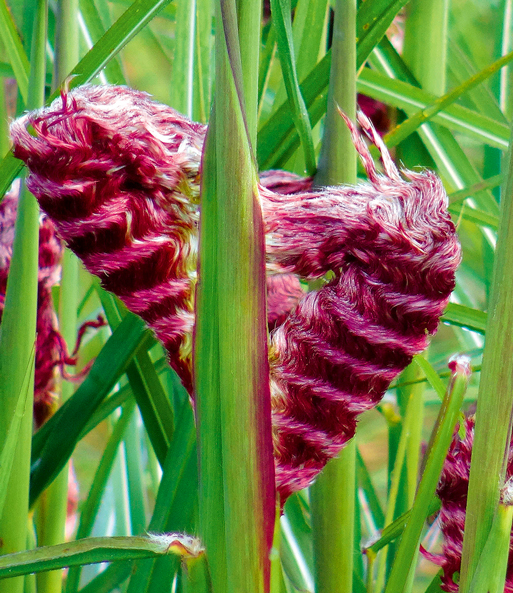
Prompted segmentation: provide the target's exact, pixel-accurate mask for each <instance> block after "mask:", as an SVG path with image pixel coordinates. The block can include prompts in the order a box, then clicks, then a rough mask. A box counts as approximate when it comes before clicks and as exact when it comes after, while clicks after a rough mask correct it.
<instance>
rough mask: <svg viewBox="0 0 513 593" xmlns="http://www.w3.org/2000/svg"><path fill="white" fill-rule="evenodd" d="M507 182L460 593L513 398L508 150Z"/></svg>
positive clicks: (486, 512) (493, 501)
mask: <svg viewBox="0 0 513 593" xmlns="http://www.w3.org/2000/svg"><path fill="white" fill-rule="evenodd" d="M511 146H512V143H511V142H510V154H509V162H508V179H507V182H506V185H505V187H504V191H503V194H502V197H501V219H500V224H499V232H498V238H497V248H496V252H495V262H494V270H493V280H492V288H491V295H490V304H489V307H488V322H487V325H486V344H485V350H484V353H483V366H482V369H481V382H480V385H479V396H478V399H477V411H476V425H475V436H474V446H473V449H472V463H471V466H470V480H469V490H468V503H467V513H466V521H465V537H464V539H463V554H462V559H461V580H460V591H461V593H467V591H468V590H469V587H470V583H471V581H472V576H473V574H474V572H475V569H476V566H477V563H478V561H479V556H480V554H481V552H482V550H483V548H484V545H485V542H486V539H487V537H488V534H489V531H490V528H491V525H492V520H493V516H494V514H495V512H496V510H497V504H498V502H499V494H500V493H499V488H500V484H502V481H503V477H504V454H505V451H506V443H508V442H509V439H510V433H511V407H512V403H513V402H512V394H513V358H512V357H511V356H507V355H506V353H510V352H512V350H513V332H512V331H511V324H512V323H513V303H512V301H511V291H512V290H513V277H512V276H511V272H510V271H511V269H512V266H513V151H512V150H511Z"/></svg>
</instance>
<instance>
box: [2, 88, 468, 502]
mask: <svg viewBox="0 0 513 593" xmlns="http://www.w3.org/2000/svg"><path fill="white" fill-rule="evenodd" d="M344 117H345V116H344ZM346 123H347V125H348V126H349V128H350V130H351V133H352V137H353V142H354V144H355V146H356V149H357V151H358V152H359V153H360V155H361V157H362V159H363V162H364V165H365V169H366V171H367V175H368V178H369V181H368V183H366V184H361V185H357V186H340V187H328V188H324V189H320V190H313V189H312V187H311V179H302V178H299V177H297V176H295V175H292V174H290V173H286V172H279V171H273V172H268V173H264V174H262V178H261V184H260V185H259V192H260V198H261V204H262V215H263V218H264V225H265V229H266V251H267V271H268V273H269V278H268V305H269V307H268V309H269V314H270V315H269V321H270V324H271V326H272V327H276V329H275V330H274V331H273V333H272V336H271V347H270V362H271V377H270V381H271V387H272V390H271V391H272V421H273V439H274V453H275V460H276V475H277V487H278V491H279V493H280V496H281V501H282V503H283V502H284V501H285V500H286V498H287V497H288V496H289V495H290V494H291V493H292V492H294V491H296V490H299V489H300V488H304V487H305V486H308V485H309V484H310V483H311V481H312V480H313V479H314V478H315V476H316V475H317V474H318V473H319V472H320V471H321V470H322V468H323V467H324V465H325V464H326V463H327V461H328V460H329V459H331V458H332V457H334V456H336V455H337V454H338V452H339V451H340V450H341V448H342V447H343V446H344V445H345V444H346V443H347V441H348V440H349V439H351V438H352V437H353V435H354V432H355V429H356V419H357V416H358V415H359V414H361V413H362V412H363V411H365V410H368V409H369V408H371V407H373V406H375V405H376V404H377V403H378V402H379V401H380V399H381V398H382V396H383V394H384V392H385V390H386V389H387V388H388V386H389V384H390V382H391V381H392V379H393V378H394V377H395V376H396V375H397V374H398V373H400V372H401V371H402V370H403V369H404V368H405V367H406V366H407V365H408V364H409V362H410V361H411V359H412V356H413V355H414V354H416V353H418V352H420V351H422V350H423V349H424V348H425V347H426V345H427V334H432V333H434V332H435V331H436V328H437V324H438V320H439V317H440V315H441V314H442V312H443V310H444V308H445V306H446V304H447V301H448V298H449V295H450V293H451V291H452V290H453V288H454V283H455V270H456V267H457V266H458V264H459V261H460V247H459V244H458V241H457V238H456V233H455V228H454V225H453V223H452V222H451V220H450V217H449V215H448V213H447V209H446V208H447V197H446V194H445V191H444V188H443V186H442V183H441V181H440V179H439V178H438V177H437V176H436V175H435V174H434V173H432V172H429V171H424V172H413V171H402V172H401V173H400V172H399V171H398V170H397V168H396V167H395V165H394V163H393V162H392V159H391V158H390V155H389V153H388V151H387V149H386V147H385V146H384V145H383V143H382V140H381V138H380V136H379V135H378V134H377V133H376V132H375V130H374V128H373V126H372V124H371V123H370V121H369V120H368V119H367V118H366V117H365V116H364V115H362V114H361V115H360V116H359V123H360V125H361V126H362V128H363V129H364V132H365V133H366V134H367V136H368V137H369V138H370V140H371V141H372V142H374V143H375V144H376V145H377V146H378V147H379V148H380V150H381V155H382V160H383V165H384V173H383V174H380V173H378V172H377V170H376V167H375V164H374V162H373V160H372V158H371V156H370V153H369V151H368V149H367V146H366V144H365V142H364V140H363V138H362V136H361V135H360V133H359V132H358V131H357V129H356V127H355V125H354V124H353V123H352V122H350V121H349V120H348V119H347V118H346ZM28 127H31V128H32V129H33V132H35V135H34V134H31V133H29V132H28V130H27V128H28ZM205 132H206V128H205V126H202V125H200V124H196V123H193V122H190V121H189V120H187V119H186V118H185V117H184V116H182V115H180V114H178V113H177V112H176V111H174V110H173V109H171V108H170V107H167V106H164V105H159V104H158V103H155V102H154V101H151V100H150V99H149V97H148V96H147V95H145V94H144V93H140V92H138V91H133V90H131V89H128V88H125V87H109V86H101V87H92V86H86V87H81V88H78V89H75V90H73V91H71V92H70V93H69V94H68V95H64V96H63V97H62V98H61V99H57V100H56V101H55V102H54V103H53V104H52V105H51V106H50V107H49V108H46V109H43V110H40V111H36V112H32V113H29V114H27V115H26V116H24V117H23V118H21V119H20V120H17V121H16V122H14V123H13V125H12V126H11V136H12V139H13V142H14V154H15V156H17V157H18V158H20V159H22V160H24V161H25V162H26V164H27V166H28V168H29V170H30V175H29V178H28V180H27V184H28V187H29V189H30V190H31V191H32V192H33V193H34V195H35V196H36V198H37V199H38V200H39V203H40V205H41V207H42V208H43V210H45V211H46V212H47V213H48V215H49V216H50V218H52V220H53V221H54V223H55V226H56V228H57V230H58V232H59V234H60V235H61V237H62V238H63V239H64V240H65V241H66V242H67V244H68V245H69V246H70V247H71V249H72V250H73V251H75V253H77V255H78V256H79V257H80V258H81V259H82V261H83V262H84V264H85V266H86V267H87V269H88V270H89V271H91V272H92V273H93V274H95V275H97V276H98V277H99V278H100V279H101V281H102V284H103V286H104V287H105V288H106V289H108V290H110V291H112V292H114V293H115V294H117V295H118V296H119V297H120V298H121V299H122V300H123V301H124V303H125V304H126V306H127V307H128V308H129V309H130V310H132V311H134V312H135V313H137V314H139V315H140V316H141V317H142V318H143V319H144V320H145V321H146V322H147V323H148V325H149V326H150V327H151V328H152V329H153V330H154V331H155V333H156V335H157V337H158V338H159V339H160V340H161V342H162V343H163V344H164V346H165V347H166V348H167V351H168V354H169V362H170V364H171V366H172V367H173V368H174V369H175V370H176V371H177V372H178V374H179V376H180V377H181V379H182V382H183V383H184V385H185V386H186V387H187V388H188V389H189V392H191V391H192V377H191V365H190V334H191V330H192V327H193V323H194V314H193V305H192V300H193V292H194V291H193V287H194V283H195V279H196V245H197V220H198V202H199V195H198V192H199V174H200V160H201V150H202V145H203V142H204V136H205ZM327 272H331V274H332V279H331V280H330V281H329V282H328V283H326V284H325V285H324V286H323V287H322V288H321V289H320V290H317V291H315V292H311V293H309V294H306V295H303V294H302V292H303V291H302V289H301V285H300V283H299V278H303V279H305V280H309V279H315V278H321V277H322V276H324V275H325V274H326V273H327ZM283 274H285V275H286V276H282V275H283ZM273 315H274V316H275V319H273V317H272V316H273Z"/></svg>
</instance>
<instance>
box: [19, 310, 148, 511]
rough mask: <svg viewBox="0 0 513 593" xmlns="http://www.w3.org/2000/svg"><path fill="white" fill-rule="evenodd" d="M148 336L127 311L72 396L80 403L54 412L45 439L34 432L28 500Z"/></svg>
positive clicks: (65, 457) (70, 447) (64, 457)
mask: <svg viewBox="0 0 513 593" xmlns="http://www.w3.org/2000/svg"><path fill="white" fill-rule="evenodd" d="M147 336H148V334H147V330H146V329H145V326H144V323H143V321H142V320H141V319H139V317H136V316H135V315H131V314H128V315H127V316H126V317H125V318H124V319H123V321H122V322H121V324H120V325H119V327H118V328H117V329H116V331H115V332H114V333H113V334H112V336H111V337H110V338H109V339H108V340H107V343H106V344H105V346H104V348H103V349H102V351H101V352H100V354H99V355H98V357H97V359H96V360H95V362H94V364H93V366H92V367H91V369H90V371H89V373H88V375H87V377H86V378H85V380H84V382H83V383H82V384H81V385H80V387H79V388H78V389H77V391H76V393H75V395H74V396H73V398H72V399H73V401H74V402H75V404H76V403H78V402H80V405H74V406H71V405H70V402H71V401H72V400H68V402H66V404H64V406H62V408H60V410H59V411H58V412H57V414H56V416H57V417H58V419H57V420H56V421H55V424H54V427H53V430H52V431H51V432H46V431H45V432H43V435H44V437H45V438H44V439H43V438H42V437H40V438H39V439H37V440H36V437H37V434H36V437H34V445H35V446H34V450H33V455H32V468H31V479H30V501H31V504H33V503H34V501H35V500H36V499H37V497H38V496H39V494H40V493H41V492H42V491H43V490H44V488H45V487H46V486H47V485H48V484H49V483H50V482H51V481H52V479H53V478H54V477H55V476H56V475H57V474H58V472H59V471H60V470H61V468H62V467H63V466H64V464H65V463H66V462H67V461H68V459H69V457H70V455H71V454H72V452H73V449H74V447H75V445H76V443H77V441H78V438H79V436H80V434H81V432H82V429H83V427H84V426H85V424H86V422H87V420H88V419H89V417H90V415H91V413H92V412H93V411H94V410H95V409H96V408H97V407H98V406H99V404H100V403H101V402H102V401H103V399H104V398H105V397H106V396H107V395H108V393H109V392H110V390H111V389H112V388H113V387H114V385H115V384H116V382H117V381H118V380H119V378H120V377H121V375H122V374H123V373H124V372H125V371H126V368H127V366H128V364H129V363H130V361H131V360H132V358H133V357H134V356H135V354H136V353H137V350H138V348H140V347H141V346H142V345H143V344H144V341H145V339H147ZM43 428H44V427H43ZM45 433H46V434H45Z"/></svg>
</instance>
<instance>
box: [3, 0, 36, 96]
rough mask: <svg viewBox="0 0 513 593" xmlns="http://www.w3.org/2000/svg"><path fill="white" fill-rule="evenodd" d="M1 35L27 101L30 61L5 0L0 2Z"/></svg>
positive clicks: (17, 81)
mask: <svg viewBox="0 0 513 593" xmlns="http://www.w3.org/2000/svg"><path fill="white" fill-rule="evenodd" d="M0 37H1V38H2V41H3V43H4V46H5V49H6V51H7V55H8V56H9V64H10V65H11V66H12V69H13V72H14V76H15V77H16V83H17V85H18V89H19V91H20V94H21V96H22V97H23V101H25V103H26V102H27V99H28V86H29V72H30V63H29V60H28V57H27V54H26V53H25V50H24V49H23V44H22V42H21V39H20V36H19V35H18V32H17V31H16V25H15V24H14V20H13V18H12V16H11V14H10V12H9V9H8V8H7V4H6V2H5V0H2V1H1V2H0Z"/></svg>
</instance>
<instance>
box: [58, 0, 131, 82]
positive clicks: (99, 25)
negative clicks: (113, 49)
mask: <svg viewBox="0 0 513 593" xmlns="http://www.w3.org/2000/svg"><path fill="white" fill-rule="evenodd" d="M97 4H98V6H101V2H100V3H99V2H98V1H97V2H96V3H95V1H94V0H80V13H81V15H82V18H83V19H84V23H85V25H86V27H87V31H88V33H89V35H90V36H91V40H92V42H93V43H96V42H97V41H98V40H99V39H101V37H102V36H103V35H105V28H106V24H105V23H104V22H103V20H102V18H101V14H100V11H99V10H98V7H97ZM103 8H104V9H107V11H108V9H109V7H108V6H107V2H106V0H104V6H103ZM109 24H110V23H109ZM70 70H71V69H70ZM104 71H105V75H106V77H107V80H108V81H109V83H110V84H126V81H125V76H124V74H123V69H122V66H121V61H120V59H119V55H118V56H116V57H115V58H114V59H112V60H110V61H109V62H108V63H107V64H106V65H105V70H104Z"/></svg>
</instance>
